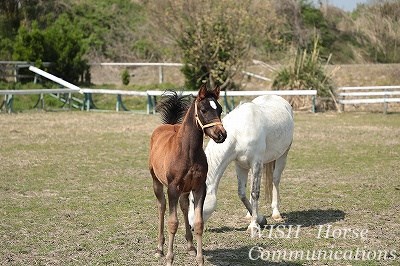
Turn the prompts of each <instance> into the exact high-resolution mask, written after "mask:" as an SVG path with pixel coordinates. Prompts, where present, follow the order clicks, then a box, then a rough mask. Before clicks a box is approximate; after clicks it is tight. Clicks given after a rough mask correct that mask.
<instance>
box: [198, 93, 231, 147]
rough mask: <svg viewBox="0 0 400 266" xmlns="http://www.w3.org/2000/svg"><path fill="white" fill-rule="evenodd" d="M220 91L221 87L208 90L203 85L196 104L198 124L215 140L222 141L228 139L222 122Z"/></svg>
mask: <svg viewBox="0 0 400 266" xmlns="http://www.w3.org/2000/svg"><path fill="white" fill-rule="evenodd" d="M219 92H220V89H219V87H216V88H215V89H214V90H213V91H208V90H207V87H206V86H205V85H203V86H201V88H200V90H199V93H198V95H197V97H196V101H195V103H194V104H195V116H196V123H197V125H198V126H199V127H201V129H202V130H203V132H204V133H205V134H206V135H207V136H209V137H210V138H212V139H213V140H214V141H215V142H217V143H222V142H224V141H225V139H226V131H225V129H224V127H223V125H222V122H221V113H222V107H221V105H220V104H219V103H218V98H219Z"/></svg>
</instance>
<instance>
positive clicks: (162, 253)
mask: <svg viewBox="0 0 400 266" xmlns="http://www.w3.org/2000/svg"><path fill="white" fill-rule="evenodd" d="M154 257H156V258H161V257H164V252H162V250H159V249H157V250H156V252H155V253H154Z"/></svg>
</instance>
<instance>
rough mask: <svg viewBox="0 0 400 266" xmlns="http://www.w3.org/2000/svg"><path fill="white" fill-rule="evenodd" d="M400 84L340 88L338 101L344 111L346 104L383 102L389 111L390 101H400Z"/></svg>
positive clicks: (384, 110) (385, 108)
mask: <svg viewBox="0 0 400 266" xmlns="http://www.w3.org/2000/svg"><path fill="white" fill-rule="evenodd" d="M396 96H400V86H366V87H340V88H338V98H339V99H338V102H339V104H340V108H341V110H342V111H344V109H345V105H360V104H383V112H384V113H387V110H388V104H389V103H400V98H399V97H396Z"/></svg>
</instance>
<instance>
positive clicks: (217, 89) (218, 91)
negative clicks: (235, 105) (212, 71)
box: [214, 86, 221, 100]
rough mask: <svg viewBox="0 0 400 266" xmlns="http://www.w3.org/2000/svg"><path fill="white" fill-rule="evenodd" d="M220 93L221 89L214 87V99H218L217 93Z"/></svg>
mask: <svg viewBox="0 0 400 266" xmlns="http://www.w3.org/2000/svg"><path fill="white" fill-rule="evenodd" d="M220 92H221V88H220V87H219V86H216V87H215V89H214V94H215V98H217V100H218V98H219V93H220Z"/></svg>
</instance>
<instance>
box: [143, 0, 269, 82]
mask: <svg viewBox="0 0 400 266" xmlns="http://www.w3.org/2000/svg"><path fill="white" fill-rule="evenodd" d="M267 4H268V2H265V3H263V1H255V0H245V1H234V0H221V1H212V0H202V1H195V0H189V1H187V0H178V1H176V0H162V1H155V0H153V1H149V5H150V8H151V10H152V18H154V21H155V23H156V24H157V25H156V27H158V28H160V27H161V28H163V30H164V31H165V32H167V33H168V36H169V37H170V38H171V39H172V40H174V41H175V43H176V44H177V45H178V47H179V48H180V51H181V52H182V60H183V62H184V64H185V66H184V67H183V69H182V72H183V74H184V75H185V77H186V87H187V88H189V89H198V87H199V85H200V84H201V83H203V82H209V83H210V85H211V87H212V86H214V85H220V86H221V87H222V89H223V88H224V87H227V88H232V87H233V86H234V84H233V77H234V76H235V74H236V73H238V72H240V69H241V68H242V66H243V64H244V62H245V61H246V56H247V55H248V52H249V50H250V47H251V43H252V37H254V36H255V35H257V32H259V31H260V30H263V29H264V27H263V26H262V25H261V23H260V22H261V20H260V19H259V18H260V17H262V16H261V15H260V14H264V15H265V14H267V8H265V7H267V6H268V5H267ZM268 7H269V6H268Z"/></svg>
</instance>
